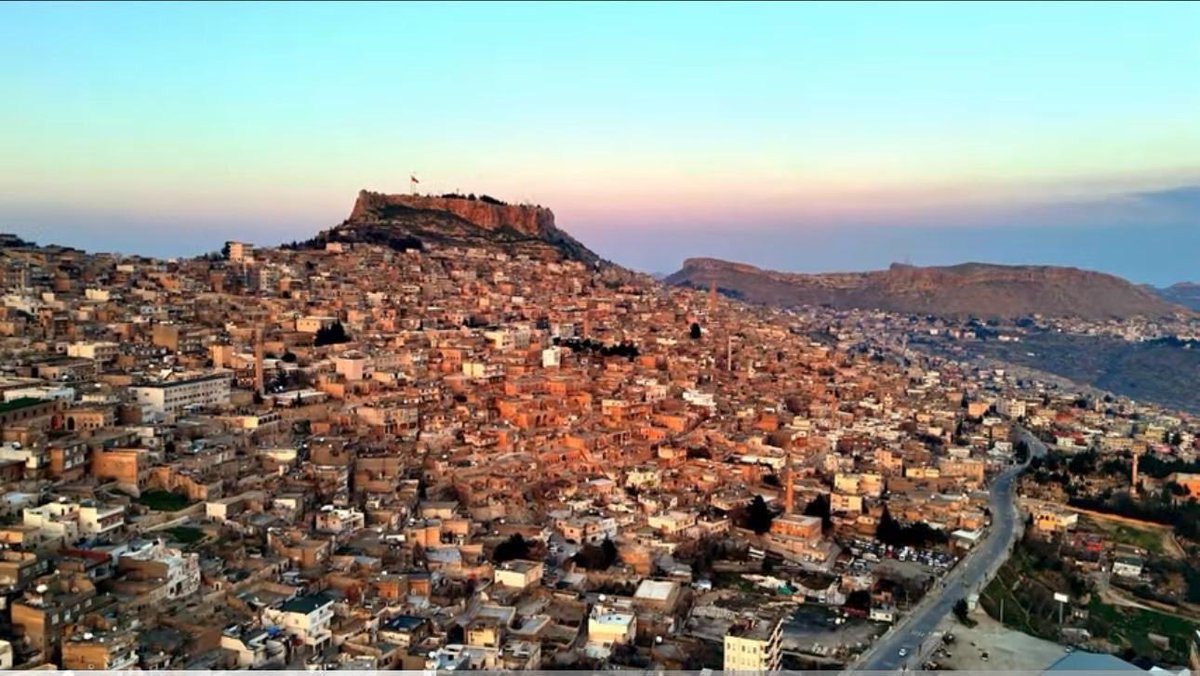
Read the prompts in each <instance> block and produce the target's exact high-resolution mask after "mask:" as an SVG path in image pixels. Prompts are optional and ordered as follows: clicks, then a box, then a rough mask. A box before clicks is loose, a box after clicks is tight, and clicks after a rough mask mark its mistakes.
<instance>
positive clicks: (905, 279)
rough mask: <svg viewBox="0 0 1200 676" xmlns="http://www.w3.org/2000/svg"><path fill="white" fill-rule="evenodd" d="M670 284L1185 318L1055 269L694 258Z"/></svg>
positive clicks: (878, 303)
mask: <svg viewBox="0 0 1200 676" xmlns="http://www.w3.org/2000/svg"><path fill="white" fill-rule="evenodd" d="M665 281H666V282H667V283H669V284H675V285H681V286H692V287H697V288H708V287H709V286H710V285H711V284H713V283H715V284H716V285H717V287H718V289H720V290H721V291H722V292H724V293H727V294H729V295H732V296H735V297H738V298H741V299H743V300H746V301H749V302H752V303H763V304H767V305H776V306H781V307H795V306H801V305H829V306H832V307H836V308H862V309H879V310H886V311H890V312H899V313H908V314H935V315H943V316H968V315H971V316H976V317H984V318H991V317H996V318H1013V317H1022V316H1027V315H1032V314H1041V315H1044V316H1049V317H1054V316H1074V317H1080V318H1085V319H1109V318H1116V319H1119V318H1126V317H1133V316H1146V317H1161V316H1167V315H1171V314H1174V313H1176V312H1182V311H1183V309H1182V308H1180V307H1178V306H1176V305H1173V304H1171V303H1169V302H1167V301H1165V300H1163V299H1162V298H1160V297H1158V296H1157V295H1156V294H1154V293H1152V292H1150V291H1149V290H1147V289H1145V288H1142V287H1140V286H1136V285H1134V284H1131V283H1129V282H1127V281H1125V280H1123V279H1121V278H1119V277H1115V276H1113V275H1108V274H1104V273H1099V272H1090V271H1087V270H1080V269H1077V268H1066V267H1053V266H1032V265H1021V266H1008V265H992V264H986V263H963V264H961V265H954V266H949V267H927V268H922V267H914V266H910V265H893V266H892V267H891V268H889V269H887V270H878V271H871V272H852V273H832V274H795V273H784V272H774V271H771V270H762V269H759V268H756V267H754V266H751V265H745V264H741V263H731V262H728V261H722V260H717V259H713V258H689V259H688V260H686V261H685V262H684V264H683V268H682V269H681V270H679V271H678V272H676V273H675V274H673V275H671V276H669V277H667V278H666V280H665Z"/></svg>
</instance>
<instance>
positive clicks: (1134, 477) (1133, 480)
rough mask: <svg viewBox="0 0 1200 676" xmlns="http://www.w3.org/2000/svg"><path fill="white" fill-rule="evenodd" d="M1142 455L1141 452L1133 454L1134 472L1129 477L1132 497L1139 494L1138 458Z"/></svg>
mask: <svg viewBox="0 0 1200 676" xmlns="http://www.w3.org/2000/svg"><path fill="white" fill-rule="evenodd" d="M1141 455H1142V454H1141V453H1140V452H1139V451H1134V452H1133V472H1131V473H1130V477H1129V494H1130V495H1137V492H1138V458H1139V457H1141Z"/></svg>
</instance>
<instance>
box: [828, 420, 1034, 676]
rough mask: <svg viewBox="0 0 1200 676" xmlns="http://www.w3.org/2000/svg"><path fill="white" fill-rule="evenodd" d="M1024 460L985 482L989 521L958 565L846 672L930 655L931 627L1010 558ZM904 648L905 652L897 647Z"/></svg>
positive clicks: (902, 664) (908, 664) (917, 661)
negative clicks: (986, 529)
mask: <svg viewBox="0 0 1200 676" xmlns="http://www.w3.org/2000/svg"><path fill="white" fill-rule="evenodd" d="M1021 435H1022V438H1023V439H1025V441H1026V442H1027V443H1028V444H1029V445H1030V449H1031V451H1032V453H1031V455H1041V454H1042V453H1044V452H1045V446H1044V445H1042V443H1041V442H1040V441H1038V440H1037V439H1036V438H1034V437H1033V436H1032V435H1030V434H1029V433H1028V432H1027V431H1024V430H1022V431H1021ZM1027 464H1028V460H1026V463H1025V465H1013V466H1012V467H1010V468H1008V469H1006V470H1004V471H1003V472H1001V473H1000V474H999V475H997V476H996V478H995V479H994V480H993V481H992V485H991V486H990V487H989V492H990V500H989V502H990V507H991V511H992V524H991V526H990V527H989V528H988V531H987V534H986V535H985V536H984V538H983V539H982V541H981V542H980V543H979V544H978V545H976V546H975V548H974V549H973V550H971V552H970V553H969V554H968V555H967V556H966V557H964V558H963V559H962V560H961V561H960V562H959V563H958V565H957V566H955V567H954V569H953V570H951V571H950V572H949V573H947V574H946V575H945V577H943V578H942V581H941V582H940V583H934V587H933V589H931V590H930V592H929V594H927V595H926V596H925V598H924V599H922V600H921V602H920V603H919V604H918V605H917V607H916V608H915V609H914V610H912V611H910V612H909V613H908V614H907V615H906V616H905V617H904V618H903V619H902V620H901V621H900V622H899V623H898V624H897V625H895V626H894V627H893V628H892V630H891V631H889V632H888V633H887V634H886V635H884V636H883V637H881V638H880V640H879V641H877V642H876V643H875V645H873V646H872V647H871V649H870V650H869V651H867V652H866V653H864V655H863V657H862V658H860V659H859V660H858V662H857V664H855V665H854V666H852V667H851V668H850V669H849V670H850V671H896V670H900V669H905V668H908V669H919V668H921V657H920V656H921V655H922V654H928V653H929V652H930V651H931V649H932V648H933V643H934V642H935V641H940V640H941V639H940V637H939V636H935V635H934V630H935V629H936V628H937V626H938V625H939V624H941V622H942V620H943V619H945V618H946V616H947V615H949V614H950V613H951V612H953V610H954V604H955V603H957V602H958V600H959V599H965V598H966V597H967V596H968V595H969V594H972V593H977V592H980V591H982V589H983V587H984V585H986V584H987V582H988V581H989V580H990V579H991V577H992V575H994V574H995V572H996V571H997V570H999V569H1000V566H1001V565H1003V564H1004V562H1005V561H1006V560H1008V556H1009V551H1010V548H1011V547H1012V545H1013V543H1015V542H1016V539H1017V535H1018V533H1019V532H1020V528H1021V526H1022V523H1021V519H1020V513H1019V512H1018V510H1017V501H1016V486H1017V476H1018V475H1019V474H1020V473H1021V470H1022V469H1024V468H1025V466H1026V465H1027ZM901 648H903V649H905V650H906V652H907V654H906V655H905V656H904V657H901V656H900V649H901Z"/></svg>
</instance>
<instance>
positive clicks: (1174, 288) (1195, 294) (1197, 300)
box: [1154, 282, 1200, 312]
mask: <svg viewBox="0 0 1200 676" xmlns="http://www.w3.org/2000/svg"><path fill="white" fill-rule="evenodd" d="M1154 293H1156V294H1158V295H1159V297H1160V298H1162V299H1163V300H1166V301H1167V302H1170V303H1175V304H1177V305H1182V306H1184V307H1186V308H1188V309H1191V310H1196V311H1197V312H1200V284H1197V283H1195V282H1180V283H1178V284H1172V285H1171V286H1168V287H1167V288H1165V289H1154Z"/></svg>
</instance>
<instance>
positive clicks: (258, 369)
mask: <svg viewBox="0 0 1200 676" xmlns="http://www.w3.org/2000/svg"><path fill="white" fill-rule="evenodd" d="M254 391H255V392H257V393H258V394H259V396H262V393H263V333H262V327H259V328H256V329H254Z"/></svg>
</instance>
